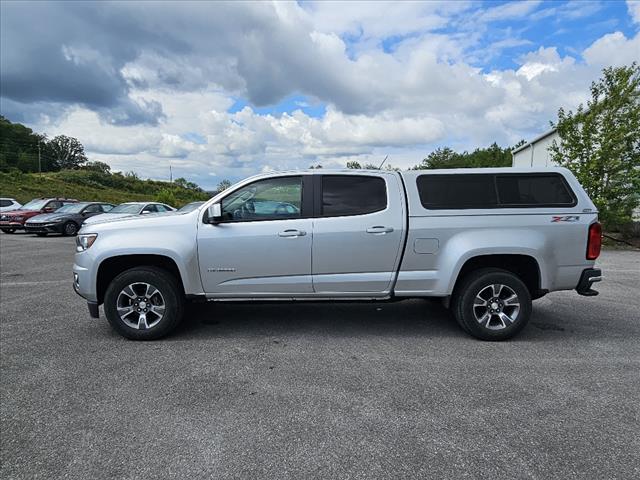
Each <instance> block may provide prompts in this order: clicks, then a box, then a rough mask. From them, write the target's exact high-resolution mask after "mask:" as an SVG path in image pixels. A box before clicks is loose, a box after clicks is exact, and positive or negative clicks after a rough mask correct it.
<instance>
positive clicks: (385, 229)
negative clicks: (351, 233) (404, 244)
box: [367, 225, 393, 233]
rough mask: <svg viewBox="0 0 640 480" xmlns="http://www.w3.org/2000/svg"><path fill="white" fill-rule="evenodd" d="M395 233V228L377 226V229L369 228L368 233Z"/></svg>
mask: <svg viewBox="0 0 640 480" xmlns="http://www.w3.org/2000/svg"><path fill="white" fill-rule="evenodd" d="M391 232H393V228H391V227H384V226H382V225H376V226H375V227H369V228H367V233H391Z"/></svg>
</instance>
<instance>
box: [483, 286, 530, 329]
mask: <svg viewBox="0 0 640 480" xmlns="http://www.w3.org/2000/svg"><path fill="white" fill-rule="evenodd" d="M519 313H520V299H519V298H518V295H517V294H516V292H515V291H514V290H513V289H512V288H511V287H509V286H508V285H503V284H499V283H497V284H493V285H488V286H486V287H484V288H483V289H482V290H480V292H478V294H477V295H476V298H475V299H474V302H473V314H474V316H475V318H476V320H477V321H478V323H479V324H480V325H482V326H483V327H485V328H488V329H489V330H503V329H505V328H507V327H508V326H509V325H511V324H513V323H514V322H515V321H516V320H517V319H518V314H519Z"/></svg>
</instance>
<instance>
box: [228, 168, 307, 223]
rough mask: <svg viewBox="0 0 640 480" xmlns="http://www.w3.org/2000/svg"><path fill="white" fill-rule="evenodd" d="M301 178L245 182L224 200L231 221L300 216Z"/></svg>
mask: <svg viewBox="0 0 640 480" xmlns="http://www.w3.org/2000/svg"><path fill="white" fill-rule="evenodd" d="M301 205H302V177H279V178H269V179H266V180H260V181H257V182H254V183H251V184H249V185H246V186H244V187H242V188H240V189H238V190H236V191H235V192H233V193H232V194H230V195H229V196H227V197H225V198H224V199H223V200H222V218H223V221H228V222H252V221H260V220H285V219H290V218H300V208H301Z"/></svg>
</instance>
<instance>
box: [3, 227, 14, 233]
mask: <svg viewBox="0 0 640 480" xmlns="http://www.w3.org/2000/svg"><path fill="white" fill-rule="evenodd" d="M15 231H16V229H15V228H3V229H2V233H15Z"/></svg>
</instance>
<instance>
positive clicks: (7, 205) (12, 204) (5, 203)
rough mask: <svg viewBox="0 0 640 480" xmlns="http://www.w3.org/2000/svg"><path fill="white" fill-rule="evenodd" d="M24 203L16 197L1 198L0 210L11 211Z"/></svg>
mask: <svg viewBox="0 0 640 480" xmlns="http://www.w3.org/2000/svg"><path fill="white" fill-rule="evenodd" d="M21 206H22V204H21V203H20V202H18V201H17V200H16V199H15V198H5V197H3V198H0V212H9V211H11V210H16V209H18V208H20V207H21Z"/></svg>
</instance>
